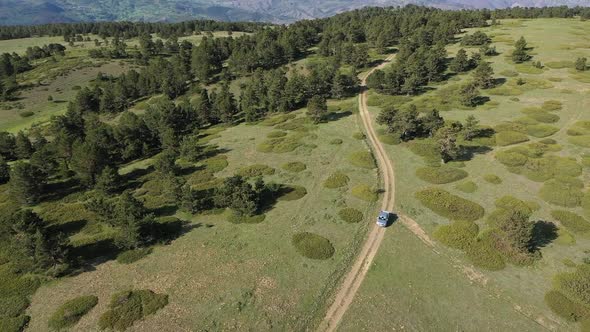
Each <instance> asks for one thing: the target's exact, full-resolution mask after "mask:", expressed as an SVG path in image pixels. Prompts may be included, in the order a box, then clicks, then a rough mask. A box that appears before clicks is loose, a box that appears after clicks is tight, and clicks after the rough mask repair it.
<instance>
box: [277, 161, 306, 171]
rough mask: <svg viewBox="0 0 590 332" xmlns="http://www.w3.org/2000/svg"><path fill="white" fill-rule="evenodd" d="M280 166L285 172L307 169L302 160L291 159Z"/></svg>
mask: <svg viewBox="0 0 590 332" xmlns="http://www.w3.org/2000/svg"><path fill="white" fill-rule="evenodd" d="M281 168H282V169H284V170H285V171H287V172H291V173H299V172H303V171H305V170H306V169H307V166H306V165H305V164H304V163H302V162H299V161H293V162H290V163H286V164H283V166H281Z"/></svg>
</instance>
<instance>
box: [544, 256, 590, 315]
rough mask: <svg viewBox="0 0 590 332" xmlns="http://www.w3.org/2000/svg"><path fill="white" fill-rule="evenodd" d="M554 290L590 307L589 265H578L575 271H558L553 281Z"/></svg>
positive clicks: (587, 307)
mask: <svg viewBox="0 0 590 332" xmlns="http://www.w3.org/2000/svg"><path fill="white" fill-rule="evenodd" d="M553 285H554V287H555V290H556V291H558V292H560V293H561V294H563V295H564V296H565V297H567V298H568V299H569V300H571V301H572V302H574V303H577V304H579V305H583V306H584V307H585V308H586V309H589V308H590V265H589V264H581V265H578V268H577V269H576V271H574V272H571V273H560V274H558V275H557V276H555V280H554V282H553Z"/></svg>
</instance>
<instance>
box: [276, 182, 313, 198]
mask: <svg viewBox="0 0 590 332" xmlns="http://www.w3.org/2000/svg"><path fill="white" fill-rule="evenodd" d="M281 192H282V195H281V197H279V201H296V200H298V199H302V198H303V197H305V195H307V189H305V187H302V186H296V185H288V186H282V188H281Z"/></svg>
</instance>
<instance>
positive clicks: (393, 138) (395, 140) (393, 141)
mask: <svg viewBox="0 0 590 332" xmlns="http://www.w3.org/2000/svg"><path fill="white" fill-rule="evenodd" d="M379 140H380V141H381V142H382V143H384V144H387V145H398V144H400V143H401V142H402V140H401V139H400V137H399V135H394V134H382V135H379Z"/></svg>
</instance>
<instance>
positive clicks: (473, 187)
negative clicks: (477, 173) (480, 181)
mask: <svg viewBox="0 0 590 332" xmlns="http://www.w3.org/2000/svg"><path fill="white" fill-rule="evenodd" d="M455 188H457V190H460V191H462V192H464V193H468V194H472V193H474V192H476V191H477V184H475V182H473V181H465V182H462V183H459V184H458V185H456V186H455Z"/></svg>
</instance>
